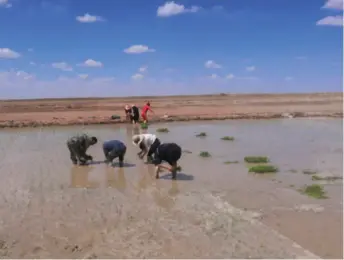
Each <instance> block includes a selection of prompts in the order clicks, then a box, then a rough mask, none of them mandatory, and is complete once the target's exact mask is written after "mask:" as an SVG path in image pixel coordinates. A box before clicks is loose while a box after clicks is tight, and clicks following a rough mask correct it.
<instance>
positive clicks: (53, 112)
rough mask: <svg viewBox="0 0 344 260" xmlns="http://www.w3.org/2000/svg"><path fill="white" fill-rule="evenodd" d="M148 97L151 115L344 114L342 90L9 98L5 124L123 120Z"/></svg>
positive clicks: (1, 115) (2, 109)
mask: <svg viewBox="0 0 344 260" xmlns="http://www.w3.org/2000/svg"><path fill="white" fill-rule="evenodd" d="M146 100H150V101H151V104H152V109H153V110H154V111H155V115H152V114H151V115H149V118H150V121H188V120H221V119H269V118H284V117H287V118H288V117H343V95H342V93H314V94H220V95H203V96H171V97H166V96H165V97H122V98H83V99H81V98H80V99H78V98H75V99H41V100H3V101H0V128H4V127H38V126H50V125H77V124H113V123H123V122H125V117H124V110H123V108H124V106H125V105H126V104H136V105H137V106H138V107H140V108H141V107H142V106H143V105H144V103H145V102H146ZM112 115H119V116H121V119H116V120H111V116H112Z"/></svg>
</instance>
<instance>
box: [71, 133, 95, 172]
mask: <svg viewBox="0 0 344 260" xmlns="http://www.w3.org/2000/svg"><path fill="white" fill-rule="evenodd" d="M97 142H98V140H97V138H96V137H95V136H88V135H86V134H82V135H76V136H73V137H70V138H69V139H68V140H67V147H68V149H69V152H70V159H71V160H72V162H73V164H77V163H78V161H79V164H80V165H85V164H86V163H87V161H88V160H90V161H92V160H93V157H92V156H91V155H87V154H86V151H87V149H88V148H89V147H90V146H91V145H94V144H96V143H97Z"/></svg>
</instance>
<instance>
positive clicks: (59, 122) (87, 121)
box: [0, 112, 343, 128]
mask: <svg viewBox="0 0 344 260" xmlns="http://www.w3.org/2000/svg"><path fill="white" fill-rule="evenodd" d="M315 117H324V118H343V112H330V113H328V112H292V113H249V114H248V113H246V114H242V113H240V114H229V115H204V116H163V117H155V118H153V119H151V120H150V122H152V123H157V122H178V121H197V120H203V121H204V120H227V119H232V120H235V119H278V118H315ZM123 123H127V121H126V119H125V118H124V117H122V118H120V119H115V120H113V119H111V117H104V116H91V117H79V118H78V119H74V120H68V119H66V118H58V117H54V118H53V119H52V120H46V121H39V120H30V119H28V120H26V121H15V120H7V121H3V122H0V128H22V127H43V126H67V125H99V124H102V125H104V124H123Z"/></svg>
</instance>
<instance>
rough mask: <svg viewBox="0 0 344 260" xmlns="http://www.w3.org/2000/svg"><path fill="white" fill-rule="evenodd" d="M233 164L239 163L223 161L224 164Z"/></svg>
mask: <svg viewBox="0 0 344 260" xmlns="http://www.w3.org/2000/svg"><path fill="white" fill-rule="evenodd" d="M233 163H239V161H225V162H224V164H233Z"/></svg>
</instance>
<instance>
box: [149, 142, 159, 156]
mask: <svg viewBox="0 0 344 260" xmlns="http://www.w3.org/2000/svg"><path fill="white" fill-rule="evenodd" d="M159 145H160V140H159V138H156V139H155V141H154V142H153V143H152V145H151V147H150V148H149V151H148V154H147V156H148V157H152V155H153V154H154V153H155V151H156V149H158V147H159Z"/></svg>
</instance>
